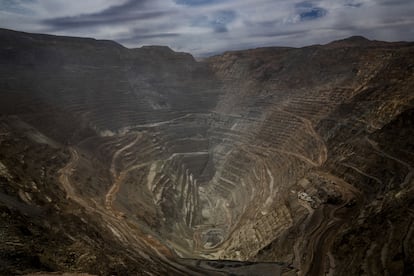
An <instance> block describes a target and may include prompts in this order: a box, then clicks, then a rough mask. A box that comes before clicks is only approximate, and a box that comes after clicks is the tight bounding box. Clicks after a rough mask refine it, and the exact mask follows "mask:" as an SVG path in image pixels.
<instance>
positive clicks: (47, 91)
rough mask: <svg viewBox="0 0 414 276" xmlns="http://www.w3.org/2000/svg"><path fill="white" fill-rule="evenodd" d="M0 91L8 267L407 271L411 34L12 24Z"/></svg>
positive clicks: (413, 120) (14, 270)
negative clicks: (302, 40)
mask: <svg viewBox="0 0 414 276" xmlns="http://www.w3.org/2000/svg"><path fill="white" fill-rule="evenodd" d="M0 96H1V98H0V241H1V242H0V274H2V275H3V274H4V275H16V274H23V275H49V274H50V275H56V274H54V273H58V274H59V273H60V274H63V273H74V274H76V273H85V274H79V275H140V274H142V275H285V276H287V275H412V273H413V269H414V266H413V264H414V224H413V222H414V220H413V218H414V209H413V208H414V127H413V124H414V43H409V42H399V43H386V42H380V41H370V40H367V39H365V38H363V37H350V38H348V39H344V40H338V41H334V42H331V43H329V44H326V45H313V46H309V47H304V48H282V47H273V48H259V49H253V50H245V51H233V52H226V53H224V54H221V55H217V56H213V57H209V58H205V59H202V60H196V59H194V58H193V57H192V56H191V55H190V54H186V53H178V52H174V51H172V50H171V49H169V48H168V47H161V46H150V47H142V48H137V49H127V48H125V47H123V46H121V45H119V44H117V43H115V42H112V41H100V40H94V39H86V38H69V37H58V36H50V35H38V34H29V33H20V32H14V31H9V30H4V29H2V30H0ZM65 275H72V274H65Z"/></svg>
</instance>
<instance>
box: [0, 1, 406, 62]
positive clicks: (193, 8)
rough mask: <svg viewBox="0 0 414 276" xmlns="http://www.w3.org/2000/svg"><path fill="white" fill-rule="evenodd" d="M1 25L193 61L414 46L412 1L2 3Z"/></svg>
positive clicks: (0, 11) (0, 8) (0, 3)
mask: <svg viewBox="0 0 414 276" xmlns="http://www.w3.org/2000/svg"><path fill="white" fill-rule="evenodd" d="M0 27H1V28H7V29H13V30H20V31H27V32H38V33H50V34H58V35H70V36H82V37H94V38H98V39H111V40H116V41H118V42H119V43H121V44H123V45H124V46H126V47H130V48H135V47H140V46H143V45H168V46H170V47H171V48H172V49H174V50H176V51H185V52H190V53H192V54H194V55H195V56H205V55H209V54H215V53H220V52H222V51H225V50H235V49H246V48H254V47H261V46H271V45H272V46H295V47H299V46H305V45H309V44H316V43H320V44H321V43H327V42H329V41H332V40H335V39H340V38H345V37H348V36H352V35H363V36H366V37H367V38H369V39H377V40H386V41H397V40H410V41H413V40H414V0H315V1H313V0H312V1H295V0H0Z"/></svg>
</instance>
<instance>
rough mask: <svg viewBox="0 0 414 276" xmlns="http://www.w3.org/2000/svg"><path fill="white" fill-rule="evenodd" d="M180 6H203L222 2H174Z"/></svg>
mask: <svg viewBox="0 0 414 276" xmlns="http://www.w3.org/2000/svg"><path fill="white" fill-rule="evenodd" d="M174 2H175V3H177V4H179V5H186V6H202V5H209V4H214V3H218V2H220V0H174Z"/></svg>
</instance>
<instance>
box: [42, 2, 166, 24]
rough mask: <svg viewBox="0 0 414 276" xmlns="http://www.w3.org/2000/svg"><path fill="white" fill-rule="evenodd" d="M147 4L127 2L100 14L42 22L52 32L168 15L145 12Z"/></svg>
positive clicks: (162, 12)
mask: <svg viewBox="0 0 414 276" xmlns="http://www.w3.org/2000/svg"><path fill="white" fill-rule="evenodd" d="M148 2H150V1H148V0H143V1H134V0H129V1H127V2H126V3H124V4H122V5H117V6H111V7H109V8H107V9H105V10H103V11H101V12H97V13H91V14H81V15H77V16H68V17H58V18H52V19H47V20H44V21H43V23H45V24H46V25H47V26H49V27H50V28H51V29H54V30H65V29H71V28H88V27H91V26H97V25H109V24H114V23H127V22H129V21H135V20H141V19H149V18H157V17H160V16H163V15H165V14H167V13H168V12H165V11H148V10H146V8H147V7H146V6H147V4H148Z"/></svg>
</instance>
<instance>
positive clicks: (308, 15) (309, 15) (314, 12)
mask: <svg viewBox="0 0 414 276" xmlns="http://www.w3.org/2000/svg"><path fill="white" fill-rule="evenodd" d="M326 13H327V10H325V9H324V8H319V7H314V8H311V9H309V10H307V11H303V12H301V13H300V14H299V16H300V20H314V19H318V18H321V17H324V16H325V15H326Z"/></svg>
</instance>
